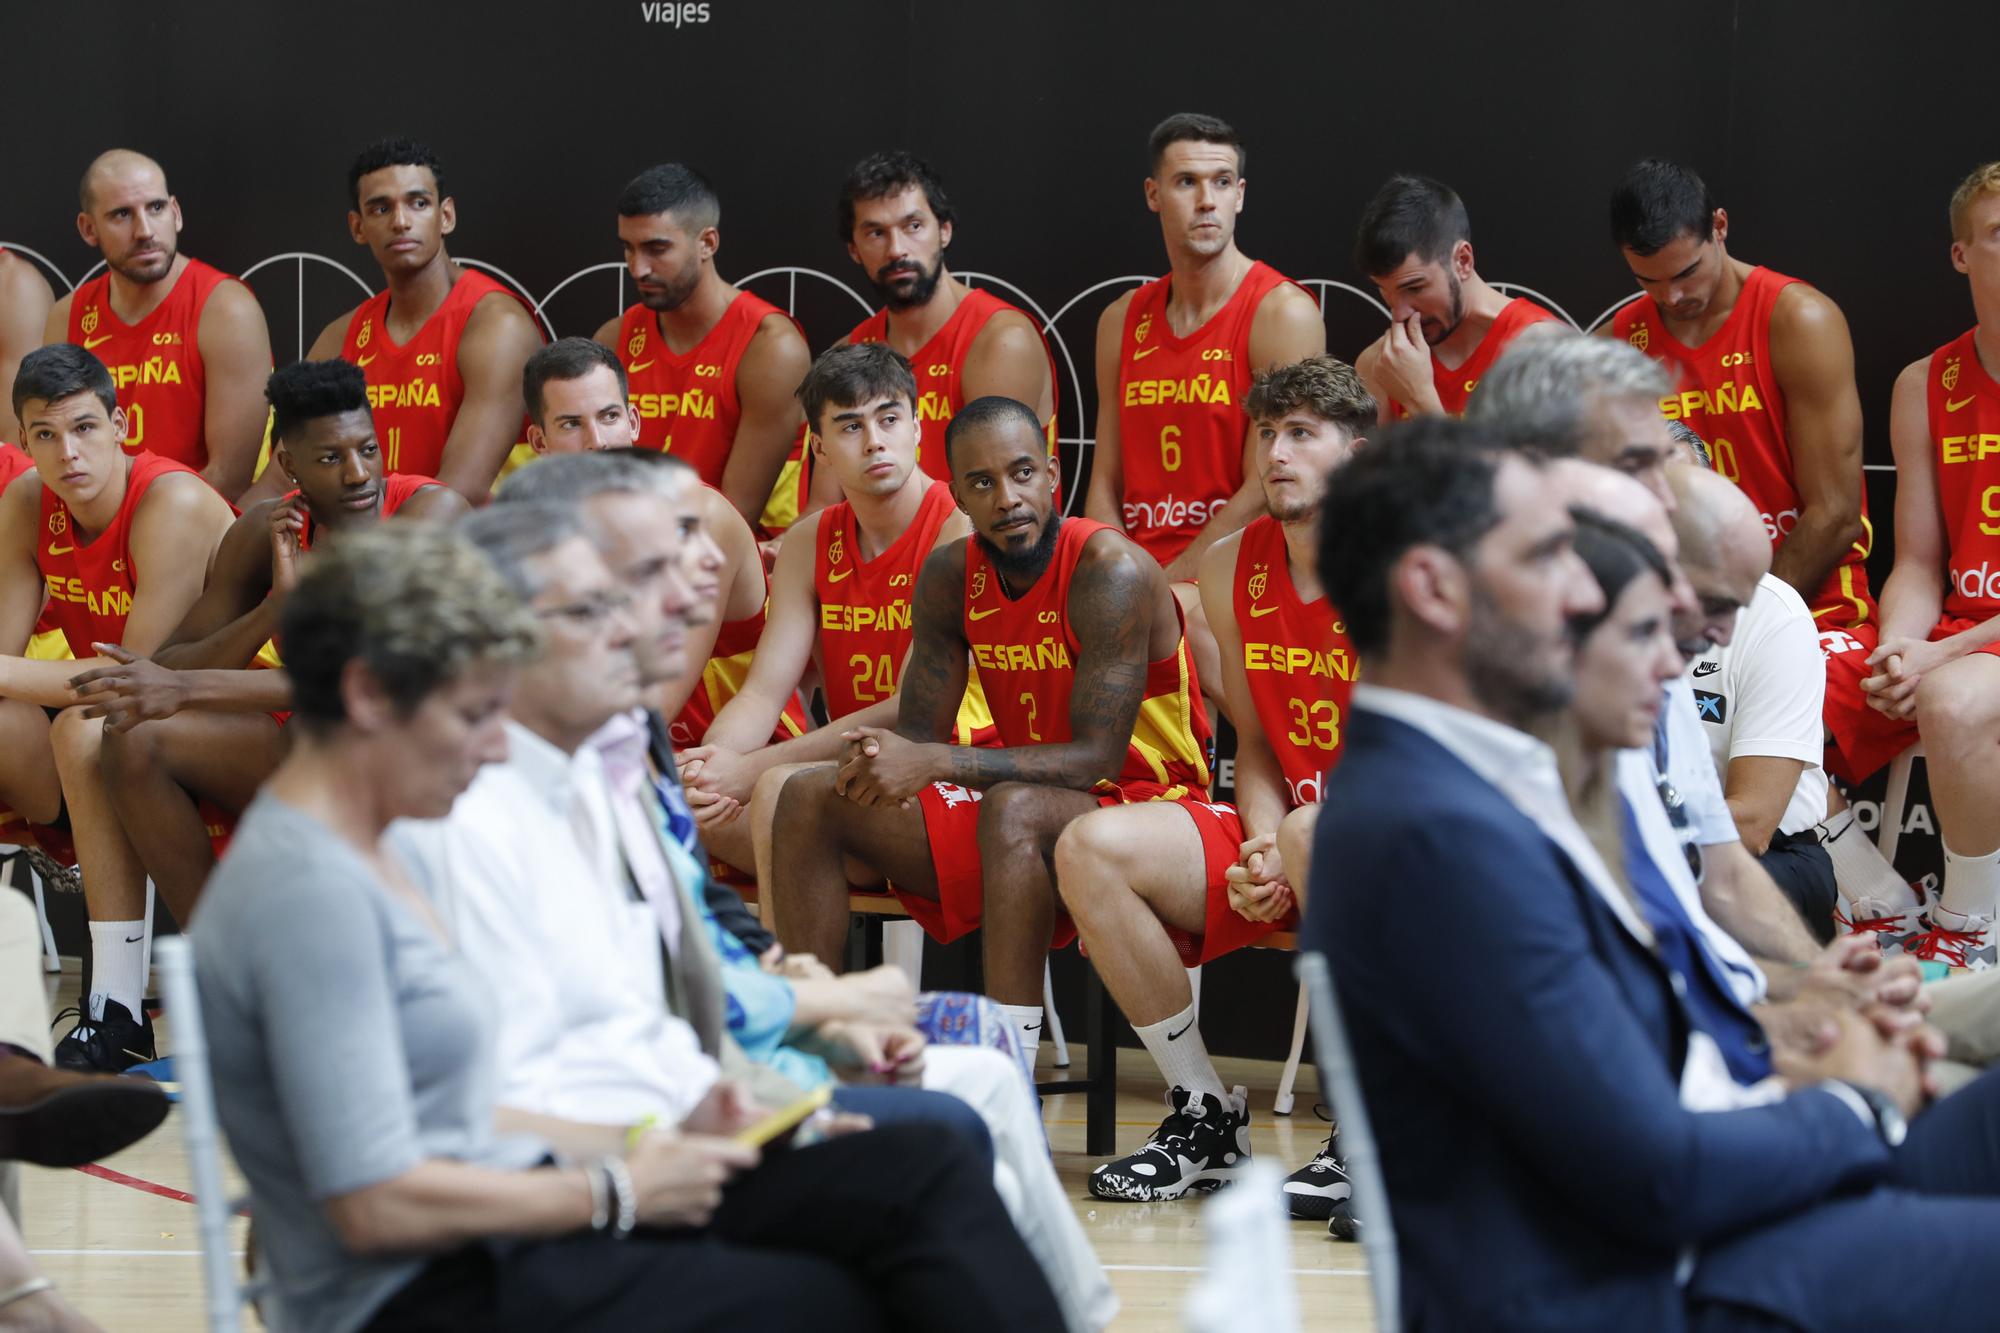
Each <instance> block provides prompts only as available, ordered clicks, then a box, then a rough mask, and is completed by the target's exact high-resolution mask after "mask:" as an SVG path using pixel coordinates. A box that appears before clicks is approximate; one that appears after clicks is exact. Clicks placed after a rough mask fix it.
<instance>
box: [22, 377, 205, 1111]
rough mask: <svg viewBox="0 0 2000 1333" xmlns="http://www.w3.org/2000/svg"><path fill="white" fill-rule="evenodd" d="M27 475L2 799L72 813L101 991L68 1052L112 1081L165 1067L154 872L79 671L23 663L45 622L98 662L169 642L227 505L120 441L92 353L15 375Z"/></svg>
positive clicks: (117, 413)
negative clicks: (143, 860) (122, 649)
mask: <svg viewBox="0 0 2000 1333" xmlns="http://www.w3.org/2000/svg"><path fill="white" fill-rule="evenodd" d="M13 407H14V414H15V416H16V418H17V419H19V420H20V421H21V422H22V423H23V426H24V430H23V432H22V434H23V437H24V438H23V445H24V447H25V448H26V449H27V451H28V455H29V457H31V458H32V459H33V460H34V463H35V470H34V472H33V473H31V474H27V475H23V476H21V477H18V478H16V479H15V481H14V484H13V485H11V486H9V487H8V488H7V491H6V494H5V495H4V496H0V754H4V755H6V756H7V758H6V762H5V763H0V800H4V801H5V802H6V804H7V805H9V806H11V807H12V808H13V809H14V810H16V811H18V812H19V813H20V814H22V815H23V816H25V817H26V818H28V819H30V820H32V821H34V822H35V823H38V824H50V823H54V822H55V821H56V819H57V817H58V815H59V813H62V812H67V814H68V815H69V820H70V829H71V832H72V833H73V834H74V836H75V839H76V851H77V858H78V863H79V865H80V867H81V869H82V871H83V891H84V899H85V906H86V908H87V910H88V912H89V915H90V937H91V971H90V985H89V987H88V992H87V994H86V996H85V997H84V1002H83V1009H84V1012H83V1014H82V1016H81V1017H80V1019H79V1021H78V1023H77V1026H76V1028H75V1029H73V1030H72V1031H71V1032H70V1034H69V1035H68V1036H67V1037H65V1038H64V1039H63V1040H62V1042H61V1043H60V1044H59V1045H58V1046H57V1048H56V1063H58V1064H60V1065H63V1066H65V1067H67V1068H81V1069H96V1070H101V1071H104V1072H111V1073H115V1072H118V1071H121V1070H124V1069H126V1068H129V1067H130V1066H131V1065H133V1064H135V1063H137V1062H139V1061H142V1060H150V1059H152V1058H153V1036H152V1024H151V1022H150V1021H149V1020H147V1019H146V1018H145V1016H144V1008H145V1007H144V1005H143V1004H141V1002H140V1001H141V997H142V996H143V995H144V993H145V985H146V976H145V973H146V947H145V939H146V930H147V923H146V922H145V921H144V920H143V919H142V918H143V913H144V908H145V901H146V873H145V870H144V868H143V867H142V866H141V865H140V863H139V859H138V857H137V856H136V855H135V854H134V852H133V849H132V844H131V842H130V841H129V840H128V839H127V838H126V836H125V832H124V829H123V827H122V826H121V825H120V823H119V821H118V818H117V815H116V813H115V811H114V809H113V806H112V796H111V793H110V791H109V790H108V785H107V783H106V780H105V775H104V772H103V769H102V766H101V765H100V763H99V754H100V751H101V749H102V746H103V738H104V723H103V722H102V721H101V720H99V719H95V718H91V717H88V716H86V710H84V709H83V708H79V707H76V706H75V702H76V701H75V696H74V694H73V693H72V692H71V690H70V683H69V682H70V677H71V676H73V675H74V674H75V673H76V669H77V668H76V664H74V663H71V662H48V661H31V660H29V659H28V658H27V657H25V656H23V655H22V654H23V652H24V650H25V648H26V647H27V644H28V640H29V636H30V635H31V634H32V633H33V631H34V628H35V623H36V618H37V617H38V616H39V615H40V614H41V612H42V611H43V608H44V605H45V604H46V607H47V611H48V620H49V621H50V622H51V624H52V625H53V626H54V628H56V629H58V630H60V631H61V632H62V635H63V637H64V638H65V639H66V640H67V641H68V644H69V650H70V652H71V653H72V654H73V655H74V656H76V657H77V658H79V659H82V660H83V661H84V662H85V663H86V664H87V666H90V667H96V666H109V665H111V662H110V661H109V659H103V658H99V657H97V656H96V652H95V649H94V645H97V644H118V643H123V644H125V645H127V646H128V647H132V648H134V649H135V650H136V651H138V652H141V653H150V652H152V651H153V650H154V649H155V648H157V647H158V646H159V644H160V643H161V641H162V640H164V639H165V638H166V636H167V633H168V631H169V630H171V629H172V627H173V626H175V625H177V624H179V623H180V621H181V619H182V617H184V616H185V615H186V614H187V610H188V608H189V607H190V606H192V605H193V604H194V601H195V599H196V597H198V596H199V595H200V593H201V584H202V577H203V575H204V574H205V573H206V572H207V569H208V564H209V558H210V557H211V555H212V554H213V553H214V551H215V547H216V543H217V542H219V541H220V540H221V538H222V534H223V532H224V531H225V530H226V529H227V528H228V527H229V523H230V518H231V514H230V509H229V505H228V502H226V501H225V500H223V499H222V497H221V496H219V495H217V494H216V493H215V492H214V491H213V490H212V489H210V488H209V486H208V485H207V484H206V483H205V482H203V481H202V480H201V478H200V477H199V476H197V475H195V473H194V472H193V471H192V470H190V469H188V468H186V467H183V466H182V465H181V464H179V463H175V462H172V461H171V460H168V459H164V458H160V457H158V456H157V455H155V454H152V453H150V452H148V451H146V450H143V449H142V450H140V451H139V452H138V453H136V454H133V453H127V452H126V451H125V450H124V448H123V447H122V441H123V440H124V439H125V437H126V431H127V424H126V418H125V412H124V409H122V408H120V407H119V406H118V401H117V396H116V390H115V389H114V388H113V386H112V380H111V373H110V371H108V370H107V369H106V368H105V367H104V364H103V363H102V362H100V361H99V360H98V359H97V358H96V357H94V356H92V355H91V354H90V353H88V352H86V351H84V350H83V349H82V348H80V347H77V346H74V345H72V344H69V343H57V344H56V345H54V346H52V347H43V348H40V349H39V350H37V351H34V352H31V353H29V354H28V355H27V356H26V357H25V358H23V359H22V361H21V369H20V373H19V374H18V375H16V376H15V379H14V403H13Z"/></svg>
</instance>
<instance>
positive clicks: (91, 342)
mask: <svg viewBox="0 0 2000 1333" xmlns="http://www.w3.org/2000/svg"><path fill="white" fill-rule="evenodd" d="M116 336H117V335H116V334H111V333H107V334H105V335H104V336H103V337H101V338H85V339H84V340H83V350H84V351H86V352H88V351H89V350H90V349H91V348H93V347H95V346H97V345H98V344H99V343H108V342H110V341H111V340H112V339H113V338H114V337H116ZM1966 401H1967V402H1970V401H1971V400H1970V399H1967V400H1966Z"/></svg>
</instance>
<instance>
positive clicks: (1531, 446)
mask: <svg viewBox="0 0 2000 1333" xmlns="http://www.w3.org/2000/svg"><path fill="white" fill-rule="evenodd" d="M1672 388H1673V384H1672V382H1671V381H1670V380H1668V378H1667V373H1666V372H1665V371H1664V370H1662V369H1660V367H1659V365H1658V363H1656V362H1654V361H1652V360H1650V359H1649V358H1648V357H1647V356H1646V355H1645V354H1644V353H1643V352H1638V351H1635V350H1633V349H1632V348H1631V347H1628V346H1626V345H1625V344H1624V343H1614V342H1608V341H1606V340H1605V339H1603V338H1529V339H1524V340H1521V341H1519V342H1516V343H1515V344H1514V345H1513V346H1512V347H1509V348H1508V349H1507V351H1506V352H1505V353H1503V354H1502V355H1501V357H1500V359H1499V360H1498V361H1497V362H1495V363H1494V366H1493V369H1491V370H1489V371H1487V372H1486V375H1485V377H1484V378H1482V379H1481V380H1480V381H1479V387H1478V388H1477V389H1475V390H1473V392H1472V401H1471V402H1470V403H1469V404H1467V406H1466V409H1465V415H1466V419H1467V420H1469V421H1477V422H1479V423H1481V424H1482V425H1485V426H1487V427H1488V428H1490V429H1492V430H1494V431H1496V432H1497V433H1498V434H1499V435H1500V437H1501V438H1502V439H1504V440H1505V441H1506V442H1507V443H1508V444H1510V445H1513V446H1514V447H1515V448H1517V449H1527V450H1531V451H1533V452H1535V453H1538V454H1546V455H1553V456H1555V457H1559V458H1566V457H1571V456H1576V457H1581V458H1583V459H1585V460H1586V461H1588V462H1592V463H1602V464H1604V465H1605V466H1606V467H1611V468H1616V469H1617V470H1618V471H1620V472H1625V473H1629V474H1631V475H1632V476H1634V477H1637V478H1638V479H1639V480H1640V481H1642V482H1644V483H1645V486H1646V489H1647V490H1649V491H1651V492H1652V493H1653V494H1654V495H1656V496H1658V497H1659V500H1660V503H1661V504H1663V505H1665V506H1666V507H1667V511H1668V512H1669V513H1671V512H1673V507H1674V497H1673V491H1672V489H1671V488H1669V487H1668V485H1667V478H1666V466H1667V464H1668V463H1669V462H1671V461H1672V460H1673V459H1674V457H1675V456H1676V454H1677V453H1678V452H1679V449H1680V446H1679V444H1678V443H1677V442H1676V441H1675V439H1674V437H1673V436H1672V435H1670V434H1669V433H1668V430H1667V419H1666V418H1665V417H1663V416H1661V415H1660V399H1661V397H1662V396H1664V395H1665V394H1667V393H1668V392H1670V391H1671V390H1672Z"/></svg>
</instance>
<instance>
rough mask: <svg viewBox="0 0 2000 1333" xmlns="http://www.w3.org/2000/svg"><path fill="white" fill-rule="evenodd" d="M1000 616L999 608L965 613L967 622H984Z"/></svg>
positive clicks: (992, 607) (994, 607) (991, 607)
mask: <svg viewBox="0 0 2000 1333" xmlns="http://www.w3.org/2000/svg"><path fill="white" fill-rule="evenodd" d="M999 614H1000V608H999V607H997V606H990V607H988V608H987V609H986V610H984V611H967V612H966V613H965V618H966V619H967V620H984V619H986V617H988V616H997V615H999Z"/></svg>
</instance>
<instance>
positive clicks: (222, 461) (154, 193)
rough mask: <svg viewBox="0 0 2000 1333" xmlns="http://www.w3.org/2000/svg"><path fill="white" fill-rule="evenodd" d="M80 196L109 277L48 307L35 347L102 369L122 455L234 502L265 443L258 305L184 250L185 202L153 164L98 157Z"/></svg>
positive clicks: (123, 156) (85, 230)
mask: <svg viewBox="0 0 2000 1333" xmlns="http://www.w3.org/2000/svg"><path fill="white" fill-rule="evenodd" d="M78 194H79V196H80V199H79V202H80V203H81V205H82V210H81V211H80V212H79V213H78V214H77V217H76V229H77V231H78V232H79V233H80V234H81V235H82V237H83V240H84V243H85V244H86V245H88V246H90V248H91V249H93V250H97V251H99V252H100V253H102V254H103V256H104V268H105V271H104V272H103V273H101V274H99V275H98V276H97V277H95V278H92V279H90V280H89V281H88V282H85V283H84V284H83V285H82V286H80V287H78V288H77V289H76V290H75V291H74V292H71V293H70V294H69V295H67V296H65V297H63V298H62V299H61V300H60V301H57V302H56V303H55V304H54V306H52V307H50V309H49V314H48V323H47V326H46V327H45V328H44V330H43V334H42V340H43V341H44V342H45V343H60V342H70V343H75V344H76V345H77V346H79V347H81V348H83V349H84V350H85V351H86V352H89V353H91V354H92V355H94V356H96V357H97V359H98V360H100V361H102V362H103V363H104V364H105V365H106V366H107V367H108V368H109V369H110V371H111V378H112V380H113V382H114V383H116V384H117V386H118V403H119V406H121V407H123V408H124V409H125V417H126V422H127V434H126V437H125V448H126V449H127V450H129V451H131V452H134V453H136V452H138V451H139V450H141V449H143V450H146V451H147V452H148V453H153V454H157V455H159V456H160V457H161V458H170V459H172V460H173V461H174V462H176V463H183V464H185V465H187V466H188V467H191V468H193V469H195V470H196V471H197V472H200V473H201V475H202V479H203V480H205V481H207V482H208V484H209V485H211V486H213V487H214V488H215V489H216V490H217V491H219V492H221V493H222V495H223V496H224V498H226V499H231V500H233V499H235V498H236V497H237V496H239V495H241V494H243V492H244V491H245V490H246V489H248V487H249V485H250V478H251V474H252V473H253V472H254V471H255V469H256V466H257V450H258V448H259V446H260V444H261V443H262V440H263V435H264V377H265V376H266V375H268V374H270V373H271V335H270V332H269V330H268V329H266V328H265V326H264V311H263V309H262V307H260V306H259V305H258V304H257V298H256V297H255V296H252V295H251V294H250V289H249V288H248V287H245V286H244V285H243V284H242V283H240V282H238V281H237V280H236V279H235V278H232V277H230V276H229V275H228V274H226V273H223V272H221V271H219V270H217V269H214V268H211V267H209V266H208V265H207V264H204V263H202V262H201V261H200V260H199V259H195V258H192V257H191V256H188V255H184V254H182V253H181V252H180V235H181V203H180V200H178V199H176V198H175V197H174V196H173V193H172V192H171V191H169V190H168V189H167V173H166V172H165V171H164V170H163V169H162V168H161V167H160V164H159V163H157V162H155V161H153V159H152V158H150V157H146V156H145V155H144V154H141V153H135V152H132V151H130V150H129V149H124V148H114V149H112V150H111V151H109V152H107V153H103V154H101V155H99V156H98V158H97V159H96V160H95V161H93V162H92V163H91V164H90V167H89V169H88V170H86V171H85V172H84V173H83V183H82V185H81V186H80V187H79V188H78Z"/></svg>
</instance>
